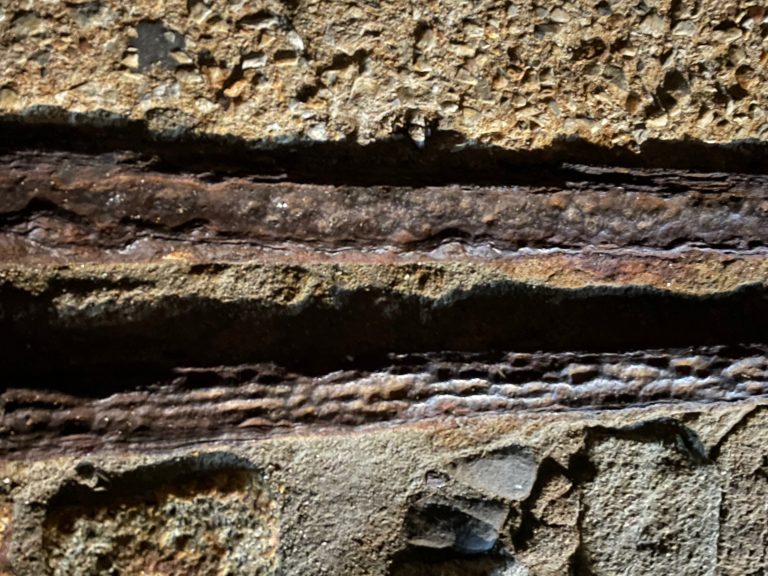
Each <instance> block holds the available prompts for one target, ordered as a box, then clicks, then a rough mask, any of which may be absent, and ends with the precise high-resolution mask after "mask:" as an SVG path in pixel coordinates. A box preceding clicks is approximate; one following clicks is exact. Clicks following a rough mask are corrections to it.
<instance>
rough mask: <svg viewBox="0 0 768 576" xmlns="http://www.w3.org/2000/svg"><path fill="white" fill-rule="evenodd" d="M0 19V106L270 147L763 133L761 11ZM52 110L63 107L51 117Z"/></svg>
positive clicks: (409, 7) (49, 7)
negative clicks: (437, 138) (441, 138)
mask: <svg viewBox="0 0 768 576" xmlns="http://www.w3.org/2000/svg"><path fill="white" fill-rule="evenodd" d="M1 10H2V11H1V12H0V45H2V47H3V50H2V51H0V70H2V72H0V110H2V111H3V112H5V113H6V114H11V115H15V116H30V117H41V116H42V117H46V116H50V115H53V116H55V115H56V114H63V115H64V116H66V115H67V114H72V113H74V114H82V115H85V116H89V117H92V118H93V119H94V121H96V122H106V123H117V122H120V121H130V120H140V121H143V122H146V123H147V124H148V125H149V127H150V128H151V130H152V131H154V132H156V133H159V134H163V135H166V136H169V137H173V136H178V135H181V134H185V133H189V132H197V133H205V134H218V135H234V136H238V137H242V138H244V139H246V140H251V141H255V142H258V143H260V144H264V145H271V144H282V143H286V142H296V141H321V142H322V141H337V140H341V139H351V140H352V141H355V142H359V143H367V142H371V141H373V140H381V139H384V138H389V137H391V136H393V135H395V134H402V135H406V136H407V137H408V138H409V139H411V140H413V142H414V143H415V144H417V145H419V146H422V145H425V144H426V145H429V142H430V136H431V135H432V134H433V133H435V132H440V131H453V132H456V133H458V134H459V135H460V137H461V138H462V139H463V140H466V141H471V142H482V143H484V144H490V145H493V146H500V147H504V148H513V149H529V148H531V147H533V148H542V147H546V146H548V145H550V144H551V143H552V142H554V141H557V140H561V139H568V138H573V137H577V138H581V139H584V140H587V141H588V142H593V143H597V144H601V145H614V146H615V145H620V146H625V147H637V146H638V145H640V144H642V143H643V142H645V141H646V140H649V139H665V140H668V139H672V140H682V139H686V138H694V139H697V140H702V141H707V142H716V143H730V142H732V141H734V140H743V139H752V138H762V137H764V136H765V135H766V133H767V132H768V117H766V113H765V107H766V104H767V102H766V95H765V91H764V90H761V88H760V87H761V86H762V85H763V84H764V82H765V81H766V77H765V74H766V72H765V65H766V59H768V53H767V52H766V50H765V38H766V35H768V12H767V11H766V9H765V7H764V6H763V5H761V4H760V3H757V2H720V1H715V0H697V1H696V2H680V1H677V0H653V1H648V2H631V1H624V0H603V1H600V2H593V1H587V0H575V1H572V2H562V3H554V2H539V3H537V2H533V1H530V0H513V1H499V0H483V1H482V2H474V1H472V2H469V1H462V2H456V1H454V0H451V1H443V2H433V3H431V4H429V5H421V4H419V3H406V2H402V1H393V0H383V1H373V2H353V3H344V2H337V1H327V0H324V1H317V0H291V1H287V2H281V1H279V0H260V1H251V0H233V1H225V0H187V1H176V0H174V1H170V2H131V3H128V4H127V3H124V2H117V1H115V0H96V1H81V0H73V1H71V2H46V3H43V2H34V1H30V0H9V1H7V2H4V3H3V6H2V9H1ZM57 111H58V112H57Z"/></svg>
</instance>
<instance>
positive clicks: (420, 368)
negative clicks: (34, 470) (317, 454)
mask: <svg viewBox="0 0 768 576" xmlns="http://www.w3.org/2000/svg"><path fill="white" fill-rule="evenodd" d="M133 384H134V385H133V386H131V387H130V388H129V389H124V390H120V391H116V392H114V393H112V391H110V392H109V393H101V394H98V391H97V390H91V393H90V394H86V395H83V394H80V395H78V394H71V393H70V394H68V393H65V392H61V391H57V388H59V389H60V388H61V387H62V386H61V383H58V382H53V381H52V382H49V383H48V386H46V385H43V386H41V387H39V388H37V389H30V388H11V389H6V390H5V391H4V392H3V393H2V394H0V404H1V405H2V406H3V419H2V425H1V426H0V454H2V455H6V456H8V455H11V454H15V457H20V456H22V455H24V454H25V453H28V452H30V451H31V452H35V453H37V454H41V453H45V452H50V453H55V452H57V451H59V450H61V449H77V450H89V449H95V448H99V447H104V446H105V445H113V446H121V445H122V446H124V447H128V446H132V445H133V446H140V445H141V443H142V442H144V441H148V442H152V441H154V442H157V441H160V442H161V443H162V442H164V441H167V442H169V443H173V442H175V443H179V442H184V441H192V440H195V441H205V440H211V439H214V438H218V439H223V438H241V437H249V436H250V437H263V436H268V435H273V434H276V433H277V434H284V433H289V432H297V431H303V432H305V433H306V432H308V431H311V430H313V429H327V428H339V427H342V428H350V427H355V426H364V425H371V424H385V423H387V424H398V423H399V424H403V423H407V422H414V421H421V420H429V419H433V418H445V417H459V416H476V415H480V414H489V413H506V412H519V411H563V410H606V409H618V408H627V407H633V408H637V407H641V406H648V405H651V404H665V403H680V402H699V403H709V402H716V401H728V402H737V401H739V400H747V399H751V398H757V397H763V396H765V395H766V394H768V348H766V346H751V347H730V348H726V347H709V348H688V349H678V350H646V351H633V352H627V353H623V354H622V353H603V354H596V353H592V354H589V353H573V352H569V353H550V352H537V353H484V354H470V353H445V352H443V353H427V354H406V355H392V356H390V358H389V364H388V365H387V366H385V367H383V368H381V369H373V370H361V369H347V370H336V371H333V372H330V373H327V374H322V375H316V376H312V375H307V374H301V373H297V372H295V371H291V370H288V369H286V368H285V367H280V366H277V365H274V364H256V365H247V366H230V367H227V366H218V367H210V368H179V369H176V370H174V371H173V372H172V374H171V375H169V376H168V377H167V378H165V379H160V380H157V381H153V380H144V381H143V382H142V381H136V382H134V383H133ZM94 394H95V395H94Z"/></svg>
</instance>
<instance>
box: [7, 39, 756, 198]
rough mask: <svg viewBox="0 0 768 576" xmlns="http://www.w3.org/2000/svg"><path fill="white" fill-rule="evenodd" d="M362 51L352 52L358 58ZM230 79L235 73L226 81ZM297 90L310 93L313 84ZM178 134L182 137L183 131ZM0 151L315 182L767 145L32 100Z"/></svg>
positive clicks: (635, 161)
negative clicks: (272, 123)
mask: <svg viewBox="0 0 768 576" xmlns="http://www.w3.org/2000/svg"><path fill="white" fill-rule="evenodd" d="M362 57H363V55H358V54H355V55H352V56H349V57H347V58H349V59H350V62H346V61H345V62H341V63H338V65H342V64H344V65H348V64H356V65H358V66H359V65H360V61H361V58H362ZM232 80H233V81H234V78H233V79H232ZM306 90H308V92H306V93H302V94H301V96H302V97H303V98H309V97H310V96H311V94H310V93H311V91H312V90H314V88H312V87H307V88H306ZM185 134H186V135H185ZM0 143H2V144H0V150H5V151H11V150H24V149H34V150H47V151H51V150H63V151H72V152H81V153H91V154H94V153H105V152H110V151H119V150H133V151H135V152H139V153H142V154H145V155H146V156H147V157H150V158H154V160H155V167H156V168H157V169H160V170H165V171H168V172H187V173H201V172H202V173H210V174H217V175H220V174H224V175H239V176H249V175H250V176H253V175H256V176H259V175H262V176H265V177H279V178H282V179H285V180H287V181H291V182H306V183H315V184H361V185H373V184H392V185H440V184H446V183H454V182H456V183H462V182H464V183H473V184H477V185H481V184H509V183H518V182H521V183H525V182H535V183H538V184H544V183H546V182H547V181H554V182H558V181H562V180H563V178H564V177H565V174H563V173H561V172H560V171H559V170H560V169H559V167H560V165H561V164H562V163H580V164H591V165H611V166H618V167H642V168H667V169H687V170H705V171H707V172H713V171H723V172H745V173H765V172H766V166H768V162H766V159H768V144H766V143H765V142H758V141H740V142H734V143H732V144H727V145H715V144H707V143H703V142H698V141H693V140H678V141H660V140H657V141H650V140H649V141H647V142H645V143H643V145H642V146H641V147H640V151H639V152H633V151H630V150H629V149H626V148H606V147H601V146H597V145H594V144H591V143H589V142H586V141H584V140H579V139H565V140H560V141H557V142H555V143H553V144H552V146H550V147H549V148H547V149H542V150H530V151H525V150H524V151H510V150H504V149H500V148H494V147H490V146H477V145H468V144H467V143H466V142H465V141H464V139H463V138H462V137H461V136H460V135H459V134H457V133H453V132H449V131H437V132H435V131H433V132H432V133H431V135H430V137H429V138H428V139H427V141H426V145H425V146H424V147H423V148H420V147H417V146H414V144H413V143H412V142H411V141H410V140H409V139H408V138H407V136H401V137H399V138H393V139H390V140H388V141H381V142H376V143H373V144H369V145H359V144H357V143H356V142H353V141H341V142H329V143H317V144H309V143H304V144H295V145H289V144H278V143H276V142H269V141H245V140H242V139H239V138H236V137H234V136H213V135H200V134H192V133H190V132H187V133H184V132H181V133H179V131H173V138H170V137H165V136H163V135H162V134H157V133H152V132H151V131H150V130H149V129H148V128H147V126H146V125H145V124H144V123H143V122H139V121H134V120H129V119H127V118H124V117H120V116H117V115H115V114H113V113H109V112H106V111H95V112H93V113H89V114H78V113H70V112H65V111H63V110H61V109H58V108H55V107H38V108H37V109H35V110H34V111H30V112H28V113H27V114H26V115H24V116H14V115H5V116H2V117H0Z"/></svg>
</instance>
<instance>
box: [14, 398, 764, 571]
mask: <svg viewBox="0 0 768 576" xmlns="http://www.w3.org/2000/svg"><path fill="white" fill-rule="evenodd" d="M765 407H766V403H765V401H764V400H756V401H749V402H741V403H737V404H711V405H697V404H683V405H676V406H656V407H647V408H642V409H627V410H620V411H613V412H610V411H608V412H605V411H603V412H592V411H583V412H576V411H574V412H569V413H560V414H556V415H554V414H547V413H539V414H526V415H512V414H507V415H494V416H484V417H482V418H446V419H441V420H439V421H433V422H428V423H425V422H422V423H418V424H414V425H407V426H393V427H384V428H381V427H378V428H376V427H373V428H361V429H359V430H357V431H354V432H351V433H350V432H345V433H343V434H340V433H334V432H327V433H323V434H312V433H303V434H302V433H299V434H295V435H291V436H287V437H281V438H272V439H264V440H253V441H248V442H218V443H217V442H214V443H206V444H195V443H194V442H193V443H191V444H190V445H188V446H185V447H182V448H178V449H175V450H172V451H160V452H154V453H148V452H145V451H141V452H119V451H108V450H107V451H102V452H97V453H92V454H77V455H75V454H72V455H69V456H62V457H58V458H47V459H41V460H28V461H24V462H11V461H6V462H4V463H2V464H1V466H0V467H1V469H2V473H0V511H2V514H0V520H1V521H0V541H2V542H3V544H2V545H1V546H0V550H2V554H1V555H0V557H1V558H2V562H0V571H1V570H5V571H6V573H9V574H14V576H30V575H34V576H42V575H45V574H64V573H65V572H62V570H63V569H65V568H62V567H63V566H70V567H73V566H74V568H70V571H68V572H66V573H67V574H72V575H73V576H74V575H76V574H90V573H94V572H93V570H94V569H95V568H94V567H95V566H101V568H99V569H100V570H102V571H101V572H98V570H99V569H97V572H98V573H110V572H108V569H110V568H115V567H119V566H120V565H121V562H123V563H124V562H126V558H127V555H131V554H134V553H136V552H137V550H139V548H140V545H141V542H142V541H145V540H147V539H148V538H153V539H154V540H153V542H154V545H153V546H154V553H156V554H159V555H160V557H161V558H160V559H157V558H155V560H152V559H151V558H150V555H146V554H144V555H142V554H139V555H138V556H139V557H141V560H137V559H136V558H134V560H135V562H134V564H132V567H133V570H134V571H130V572H129V573H139V572H138V569H139V568H141V569H144V570H151V569H152V567H153V566H154V567H155V569H157V567H158V566H160V567H161V569H162V570H165V571H163V572H162V573H164V574H182V573H185V572H183V570H185V569H189V567H190V566H193V565H194V563H193V562H194V561H198V562H199V561H200V556H199V553H200V551H201V550H202V551H205V550H206V549H207V550H208V552H209V553H210V551H211V550H215V549H216V548H215V545H216V543H217V542H218V544H219V545H220V546H221V545H223V546H224V548H222V549H221V550H222V553H221V555H220V556H219V557H217V561H216V562H215V563H214V564H211V565H210V566H214V567H215V569H217V570H219V571H220V573H237V574H257V573H258V574H287V575H293V574H324V573H327V574H334V575H339V576H353V575H361V576H362V575H382V576H384V575H395V574H415V573H422V574H432V573H434V574H437V573H444V574H492V573H493V574H510V573H512V574H518V573H519V574H531V575H539V574H541V575H549V574H565V573H574V574H582V573H584V574H618V573H620V571H621V570H630V572H631V573H633V574H658V573H659V570H662V571H665V573H672V572H674V573H677V574H715V573H716V572H717V573H719V574H734V575H735V574H746V573H749V570H750V569H752V570H754V569H759V567H760V566H763V567H765V566H766V562H768V558H766V550H768V547H766V542H765V540H764V538H765V533H766V516H765V514H764V513H763V512H762V511H761V510H762V506H763V503H764V501H765V498H766V496H768V478H767V477H766V475H765V473H764V469H765V462H766V459H768V451H767V450H766V448H765V446H764V445H763V444H761V442H760V438H761V437H762V436H763V435H764V433H765V430H766V425H768V412H766V408H765ZM528 454H530V455H532V456H528ZM169 463H172V464H169ZM173 463H175V464H173ZM169 466H170V468H169ZM173 466H176V467H177V468H179V469H180V470H181V472H180V473H179V474H182V475H181V476H178V475H177V476H176V477H174V476H173V474H170V475H169V473H168V470H175V468H173ZM153 467H159V468H160V469H161V470H165V472H164V474H165V475H166V476H170V477H171V480H170V482H176V483H177V484H179V485H181V489H179V490H176V491H175V492H174V491H173V490H170V492H168V493H166V492H164V491H163V490H165V489H166V488H167V486H165V485H164V482H165V483H166V484H167V482H168V480H167V479H166V480H164V479H163V475H162V474H160V475H156V476H151V475H149V476H146V474H147V471H151V470H153ZM163 467H165V468H163ZM494 467H496V468H494ZM494 470H495V474H491V473H490V472H491V471H494ZM761 470H762V471H763V472H761ZM243 471H245V473H247V474H250V475H251V476H249V478H250V480H249V481H248V482H250V483H248V484H238V485H236V486H235V485H233V486H229V487H227V483H226V478H230V477H235V476H237V475H238V474H242V473H244V472H243ZM174 473H176V472H174ZM183 474H187V476H184V475H183ZM190 474H191V475H192V476H191V477H194V478H197V480H194V479H190V478H191V477H190V476H189V475H190ZM206 474H212V476H211V480H210V481H209V480H206V478H207V476H206ZM201 478H202V479H201ZM222 478H223V479H222ZM513 480H514V482H517V483H518V484H516V486H517V488H514V487H511V488H513V489H511V491H509V490H506V489H507V486H506V484H509V482H512V481H513ZM121 482H122V483H123V484H121ZM125 482H130V483H131V490H133V491H134V492H138V494H133V496H127V495H126V490H125V485H124V484H125ZM185 482H186V484H185ZM232 482H234V481H232ZM499 483H500V484H501V486H499ZM505 483H506V484H505ZM164 486H165V488H164ZM244 486H245V487H244ZM510 486H511V485H510ZM523 486H526V488H522V487H523ZM505 490H506V491H505ZM62 494H66V495H68V496H67V497H68V498H74V500H71V501H70V500H67V499H66V498H63V497H62V496H61V495H62ZM169 494H170V495H169ZM233 494H234V495H235V497H234V499H233ZM57 495H58V496H57ZM73 495H74V496H73ZM236 500H242V501H244V502H248V503H249V504H248V506H252V507H251V508H248V509H245V508H242V507H239V508H238V507H237V505H235V504H233V501H236ZM190 502H194V503H196V504H194V505H193V504H190ZM201 502H204V503H205V506H207V507H203V508H200V507H198V508H195V507H194V506H202V504H201ZM256 502H258V503H259V504H258V505H255V504H253V503H256ZM169 503H170V504H172V505H173V510H174V511H175V512H174V513H176V514H178V515H179V516H180V517H181V519H179V520H174V519H173V518H171V517H168V516H164V515H163V514H160V513H158V510H161V511H164V512H167V507H168V506H169V505H170V504H169ZM185 506H186V508H185ZM489 507H490V508H489ZM438 508H439V509H440V510H441V511H442V512H441V513H440V514H442V513H443V512H445V513H446V514H449V518H450V522H454V523H456V522H459V524H461V522H464V524H462V525H461V526H459V528H457V530H458V532H456V534H458V533H459V532H461V530H465V532H466V531H467V530H468V531H469V532H470V533H472V534H474V536H476V537H477V538H481V537H482V538H486V540H482V538H481V540H482V542H485V544H486V545H487V546H486V548H487V549H485V551H484V552H483V553H474V554H465V553H462V552H461V549H460V546H459V545H460V544H461V542H458V541H457V540H455V538H456V536H455V534H454V536H452V538H454V540H451V541H450V542H449V543H448V544H446V543H445V541H444V540H441V538H443V539H444V537H445V534H440V535H437V536H436V535H435V534H433V533H429V531H427V532H426V533H423V532H419V530H423V523H424V522H425V521H426V522H428V523H430V525H432V526H434V525H435V523H437V524H439V523H440V522H442V521H443V520H441V519H442V518H443V516H441V515H440V514H438V516H435V517H432V516H430V514H432V513H436V512H434V510H436V509H438ZM126 509H127V510H129V511H132V515H130V514H128V515H126V514H124V513H123V512H121V511H124V510H126ZM202 510H208V512H207V513H203V512H202ZM491 510H496V511H499V512H498V514H501V516H500V518H502V519H504V520H503V522H501V520H499V521H496V520H492V519H493V518H496V517H497V516H493V514H496V512H491ZM184 514H187V515H189V516H190V517H185V516H184ZM206 514H207V515H206ZM227 514H230V515H233V514H234V516H231V517H230V519H231V518H235V520H231V523H236V524H237V523H239V522H241V520H242V526H245V528H242V526H241V529H242V530H244V532H242V533H239V535H238V534H235V535H234V536H233V533H229V532H227V529H226V526H227V525H228V524H227V520H226V519H225V517H226V515H227ZM451 514H452V515H453V516H450V515H451ZM489 514H491V515H490V516H489ZM628 514H629V515H628ZM63 515H64V516H68V519H67V520H66V521H65V520H64V519H62V516H63ZM425 515H426V516H425ZM745 515H746V516H745ZM70 516H71V517H70ZM193 516H194V518H192V517H193ZM243 519H244V520H243ZM457 519H458V520H457ZM487 522H491V525H492V529H489V528H488V524H487ZM237 525H238V526H240V524H237ZM478 525H482V527H483V530H484V531H483V530H480V529H479V528H477V526H478ZM420 526H421V527H422V528H419V527H420ZM450 526H454V525H453V524H450ZM462 526H463V528H462ZM473 527H474V528H473ZM454 528H456V526H454ZM452 529H453V528H451V530H452ZM174 530H175V531H176V532H174V533H173V534H171V533H172V532H173V531H174ZM196 530H197V532H195V531H196ZM200 530H202V531H203V532H204V533H205V538H202V536H200V538H201V539H200V541H199V542H198V543H197V544H196V545H190V546H187V545H185V544H183V542H187V541H188V540H184V538H183V537H184V536H185V535H186V537H189V536H190V534H192V535H195V534H197V535H200V534H202V532H200ZM473 530H474V531H475V532H473ZM489 530H490V531H489ZM449 532H450V530H449ZM174 534H175V535H174ZM452 534H453V533H452ZM150 535H153V536H150ZM179 538H181V539H182V541H183V542H182V544H178V540H179ZM206 538H207V539H206ZM228 538H229V539H228ZM242 541H247V542H248V546H250V549H251V550H257V551H259V553H258V554H257V557H254V558H251V561H252V562H254V563H252V564H251V565H246V564H238V562H243V559H242V558H239V557H237V554H236V552H237V550H239V549H240V546H239V545H240V543H241V542H242ZM462 542H464V543H465V544H466V541H462ZM472 542H475V544H476V543H477V540H473V541H472ZM185 546H186V547H185ZM211 546H213V548H211ZM248 546H246V548H247V547H248ZM670 546H671V548H670ZM414 549H417V550H420V552H421V556H419V555H418V554H417V555H414V554H412V552H413V550H414ZM457 550H458V551H457ZM195 551H197V553H198V556H195V553H196V552H195ZM409 551H410V555H409ZM430 553H431V554H433V563H432V564H423V563H422V560H421V559H420V558H422V557H424V556H425V554H426V555H428V554H430ZM52 558H55V559H56V562H51V563H50V565H47V562H49V561H50V560H51V559H52ZM162 558H164V559H165V560H164V561H165V564H162V563H161V564H157V562H161V560H162ZM63 559H68V560H67V562H69V563H62V562H63ZM73 559H77V562H76V563H75V564H73V563H72V561H73ZM153 561H154V562H156V563H155V564H152V562H153ZM142 562H143V564H142ZM190 562H192V564H190ZM99 563H100V564H99ZM238 566H240V568H239V569H238ZM619 567H620V568H621V570H620V569H619ZM227 570H229V572H227ZM430 570H433V571H434V572H430ZM438 570H443V571H442V572H438ZM493 570H495V572H494V571H493ZM505 570H506V571H505ZM513 570H517V571H518V572H514V571H513ZM667 570H671V571H672V572H666V571H667ZM0 573H1V572H0ZM622 573H623V572H622Z"/></svg>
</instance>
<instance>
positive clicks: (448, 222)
mask: <svg viewBox="0 0 768 576" xmlns="http://www.w3.org/2000/svg"><path fill="white" fill-rule="evenodd" d="M525 180H527V181H528V182H527V183H525V182H524V183H515V182H514V181H513V182H511V183H510V184H509V185H504V186H499V185H496V186H478V185H446V186H439V187H430V186H423V187H415V188H414V187H407V186H377V185H373V186H367V187H361V186H352V185H343V184H342V185H327V184H298V183H291V182H265V181H259V179H258V177H257V176H251V177H244V176H240V177H237V176H227V175H217V174H214V173H210V172H209V173H192V172H191V173H169V172H164V171H161V170H159V169H158V168H155V167H153V165H152V163H151V162H146V161H142V160H141V158H140V157H138V156H136V155H132V154H129V153H123V154H120V153H113V154H103V155H83V154H74V153H63V152H59V153H54V152H51V153H38V152H15V153H7V154H4V155H3V156H0V231H1V232H2V242H3V243H2V244H0V246H2V247H3V251H4V252H6V253H7V254H8V257H10V258H13V259H18V260H23V259H24V256H25V252H26V251H28V252H31V253H34V252H35V251H47V252H48V253H50V254H52V255H55V254H56V252H57V251H58V250H63V251H64V254H65V255H66V257H77V254H78V252H79V251H80V250H84V251H85V252H86V253H88V250H89V249H90V250H91V252H90V255H91V257H96V253H95V251H94V249H97V250H104V249H107V250H111V251H112V252H110V254H111V257H112V258H118V259H120V258H130V257H131V256H130V255H131V254H133V257H134V258H135V257H136V255H135V253H136V252H141V246H142V242H143V243H144V245H145V246H151V244H148V242H155V243H158V244H161V245H162V243H163V242H168V243H183V244H189V245H194V246H199V245H204V246H207V245H213V246H217V245H227V246H235V247H237V246H242V245H246V246H256V247H269V246H271V245H275V244H280V243H286V242H290V243H295V244H299V245H304V246H311V247H312V249H315V250H323V249H331V250H333V249H339V248H358V249H372V248H374V249H375V248H382V247H394V248H399V249H401V250H421V251H424V250H433V249H434V248H435V247H436V246H439V245H440V244H442V243H444V242H446V241H450V240H455V241H460V242H464V243H467V244H470V245H472V244H478V243H479V244H485V245H487V246H488V247H489V249H490V251H491V252H492V251H493V250H499V251H509V250H516V249H519V248H523V247H529V248H583V247H585V246H603V247H647V248H657V249H669V248H674V247H679V246H708V247H713V248H723V249H726V248H730V249H744V248H755V247H762V246H765V244H766V239H768V232H767V230H768V227H766V226H765V222H766V212H767V211H768V199H767V197H766V194H767V193H766V190H767V189H768V188H767V186H766V185H767V184H768V178H766V177H765V176H762V175H745V174H725V173H702V172H691V171H684V170H679V171H674V170H652V169H613V170H611V169H599V168H590V167H583V166H577V165H566V166H563V167H561V168H560V169H559V170H558V171H557V172H548V173H542V174H541V175H540V178H538V179H537V178H535V175H533V176H532V175H531V174H530V173H527V174H526V178H525ZM531 181H533V182H539V183H538V184H532V183H531ZM121 255H124V256H121ZM151 256H152V254H151V252H150V253H147V251H146V249H145V253H144V257H145V258H146V257H150V258H151Z"/></svg>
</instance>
